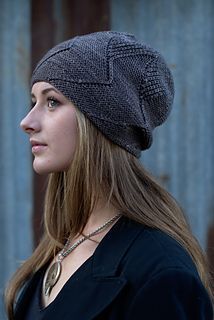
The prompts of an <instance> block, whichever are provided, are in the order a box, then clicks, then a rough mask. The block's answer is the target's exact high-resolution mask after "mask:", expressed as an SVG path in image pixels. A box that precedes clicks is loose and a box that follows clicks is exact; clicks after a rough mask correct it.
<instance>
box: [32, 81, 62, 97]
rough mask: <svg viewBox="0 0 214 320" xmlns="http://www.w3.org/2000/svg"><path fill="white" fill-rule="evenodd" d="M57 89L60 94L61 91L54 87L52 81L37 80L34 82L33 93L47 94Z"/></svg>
mask: <svg viewBox="0 0 214 320" xmlns="http://www.w3.org/2000/svg"><path fill="white" fill-rule="evenodd" d="M51 90H53V91H55V92H56V93H58V94H60V92H59V91H58V90H57V89H56V88H55V87H54V86H52V85H51V84H50V83H48V82H44V81H41V82H36V83H34V85H33V86H32V88H31V94H32V95H33V96H35V95H38V94H45V93H47V92H48V91H51Z"/></svg>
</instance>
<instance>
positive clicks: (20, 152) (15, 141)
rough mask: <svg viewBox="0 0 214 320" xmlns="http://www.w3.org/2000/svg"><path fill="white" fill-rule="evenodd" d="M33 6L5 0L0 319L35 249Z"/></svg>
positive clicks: (1, 14)
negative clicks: (30, 122) (29, 115)
mask: <svg viewBox="0 0 214 320" xmlns="http://www.w3.org/2000/svg"><path fill="white" fill-rule="evenodd" d="M29 71H30V6H29V1H28V0H13V1H8V0H1V1H0V139H1V151H0V261H1V262H0V319H1V320H3V319H4V316H3V307H2V302H3V299H2V292H3V289H4V286H5V282H6V281H7V279H8V278H9V277H10V276H11V274H12V273H13V272H14V271H15V270H16V268H17V267H18V265H19V264H20V261H22V260H24V259H26V258H27V256H29V255H30V253H31V249H32V248H31V206H32V205H31V203H32V202H31V198H32V195H31V189H32V188H31V184H32V182H31V155H30V150H29V146H28V144H27V139H26V138H24V134H22V132H21V130H20V128H19V122H20V120H21V118H22V117H23V116H24V114H25V113H26V111H27V108H28V106H29V99H28V77H29Z"/></svg>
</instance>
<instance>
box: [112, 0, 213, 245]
mask: <svg viewBox="0 0 214 320" xmlns="http://www.w3.org/2000/svg"><path fill="white" fill-rule="evenodd" d="M111 12H112V15H111V28H112V29H114V30H120V31H127V32H131V33H134V34H135V35H136V36H137V38H139V39H140V40H142V41H144V42H146V43H148V44H150V45H151V46H153V47H155V48H157V49H159V50H160V51H161V52H162V53H163V55H164V56H165V58H166V60H167V62H168V64H169V65H170V67H171V70H172V73H173V75H174V78H175V88H176V95H175V103H174V107H173V111H172V114H171V116H170V119H169V121H168V122H167V123H166V124H165V125H164V126H163V127H161V128H158V129H157V130H156V132H155V139H154V141H155V142H154V145H153V146H152V148H151V149H150V150H149V151H146V152H145V153H143V155H142V162H143V163H144V164H145V166H146V167H147V168H149V169H150V170H151V171H152V172H153V174H154V175H155V176H156V177H158V178H159V179H160V180H161V181H162V182H163V184H164V185H165V186H166V187H167V189H168V190H169V191H171V193H172V194H173V195H174V196H175V198H176V199H177V200H178V201H179V202H180V203H181V205H182V207H183V208H184V210H185V212H186V214H187V216H188V218H189V221H190V224H191V226H192V229H193V232H194V233H195V235H196V236H197V238H198V239H199V241H200V243H201V245H202V246H203V247H204V248H205V247H206V243H207V230H208V228H209V225H210V224H211V223H212V222H213V220H214V166H213V163H214V144H213V141H214V129H213V128H214V127H213V121H214V108H213V104H214V91H213V87H214V83H213V82H214V80H213V71H214V62H213V50H214V37H213V27H214V22H213V14H214V2H213V1H212V0H207V1H203V0H191V1H185V0H176V1H167V0H161V1H159V0H155V1H149V0H142V1H139V0H138V1H137V0H134V1H133V0H112V1H111Z"/></svg>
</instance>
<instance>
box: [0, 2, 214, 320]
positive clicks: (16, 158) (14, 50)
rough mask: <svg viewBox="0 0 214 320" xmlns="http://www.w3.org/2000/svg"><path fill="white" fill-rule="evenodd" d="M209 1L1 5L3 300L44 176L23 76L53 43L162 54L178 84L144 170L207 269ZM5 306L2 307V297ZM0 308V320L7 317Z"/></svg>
mask: <svg viewBox="0 0 214 320" xmlns="http://www.w3.org/2000/svg"><path fill="white" fill-rule="evenodd" d="M213 15H214V3H213V1H212V0H206V1H203V0H189V1H185V0H173V1H170V0H111V1H110V0H72V1H68V0H62V1H60V0H46V1H42V0H32V1H30V0H1V1H0V139H1V152H0V254H1V263H0V294H1V295H2V293H3V289H4V287H5V283H6V282H7V281H8V278H9V277H10V276H11V274H12V273H13V272H14V270H15V269H16V268H17V267H18V265H19V263H20V261H22V260H24V259H26V258H27V257H28V256H29V255H30V253H31V251H32V248H33V246H35V245H36V244H37V243H38V241H39V238H40V236H41V232H42V228H41V215H42V205H43V195H44V190H45V186H46V178H47V177H39V176H38V175H36V174H33V173H32V168H31V153H30V148H29V144H28V138H27V137H25V135H24V133H22V132H21V130H20V129H19V122H20V120H21V119H22V118H23V117H24V115H25V114H26V113H27V111H28V106H29V103H30V101H29V77H30V73H31V69H32V68H33V67H34V66H35V64H36V62H37V61H38V60H39V59H40V57H41V56H42V55H43V54H44V53H45V52H46V51H47V50H48V49H49V48H50V47H52V46H53V45H54V44H55V43H57V42H59V41H63V40H64V39H67V38H69V37H72V36H74V35H78V34H84V33H88V32H94V31H100V30H107V29H113V30H118V31H127V32H130V33H134V34H135V36H136V37H137V38H138V39H139V40H141V41H144V42H146V43H147V44H150V45H151V46H153V47H155V48H156V49H158V50H159V51H161V52H162V54H163V55H164V57H165V58H166V60H167V62H168V64H169V66H170V68H171V71H172V73H173V75H174V79H175V87H176V96H175V103H174V107H173V111H172V113H171V115H170V118H169V121H168V122H167V123H166V124H165V125H163V126H162V127H160V128H158V129H157V130H156V132H155V138H154V144H153V146H152V148H151V149H150V150H149V151H146V152H145V153H143V155H142V159H141V160H142V162H143V163H144V165H145V166H146V168H148V169H149V170H150V171H152V173H153V174H154V175H155V176H156V177H157V178H158V179H159V180H160V182H161V183H162V184H163V185H164V186H165V187H166V188H167V189H168V190H169V191H170V192H171V193H172V194H173V195H174V196H175V197H176V199H177V200H178V201H179V202H180V203H181V205H182V207H183V208H184V209H185V212H186V215H187V217H188V219H189V221H190V224H191V226H192V229H193V232H194V233H195V235H196V236H197V238H198V239H199V241H200V243H201V245H202V246H203V247H204V249H206V250H207V252H208V256H209V260H210V262H211V264H212V266H214V261H213V245H214V241H213V239H214V230H213V229H214V228H213V218H214V194H213V193H214V191H213V190H214V179H213V178H214V166H213V163H214V147H213V140H214V129H213V121H214V111H213V108H212V106H213V104H214V94H213V74H214V63H213V59H212V54H213V49H214V36H213V32H212V30H213ZM0 301H1V303H2V299H0ZM3 314H4V311H3V305H0V319H2V320H3V319H5V317H4V315H3Z"/></svg>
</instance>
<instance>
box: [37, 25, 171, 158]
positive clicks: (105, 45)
mask: <svg viewBox="0 0 214 320" xmlns="http://www.w3.org/2000/svg"><path fill="white" fill-rule="evenodd" d="M38 81H45V82H48V83H50V84H51V85H53V86H54V87H55V88H56V89H58V90H59V91H60V92H61V93H62V94H63V95H64V96H66V97H67V98H68V99H70V100H71V101H72V102H73V103H74V104H75V105H76V106H77V107H78V108H79V110H80V111H81V112H82V113H84V114H85V115H86V116H87V117H88V118H89V119H90V120H91V122H92V123H93V124H94V125H95V126H96V127H97V128H98V129H99V130H100V131H101V132H102V133H103V134H104V135H105V136H106V137H107V138H108V139H110V140H111V141H113V142H114V143H116V144H118V145H119V146H121V147H122V148H124V149H126V150H127V151H129V152H130V153H132V154H133V155H135V156H136V157H139V156H140V151H141V150H145V149H148V148H149V147H150V146H151V143H152V131H153V129H154V128H155V127H156V126H159V125H161V124H162V123H163V122H164V121H165V120H166V118H167V116H168V114H169V112H170V110H171V105H172V102H173V96H174V86H173V79H172V75H171V73H170V71H169V69H168V67H167V65H166V63H165V61H164V59H163V57H162V56H161V55H160V54H159V53H158V52H157V51H155V50H153V49H152V48H150V47H148V46H146V45H144V44H141V43H139V42H138V41H137V40H136V39H135V37H134V36H133V35H130V34H126V33H121V32H112V31H106V32H97V33H92V34H88V35H84V36H77V37H75V38H73V39H70V40H68V41H65V42H63V43H60V44H58V45H57V46H55V47H54V48H52V49H51V50H50V51H48V53H47V54H46V55H45V56H44V57H43V58H42V59H41V61H40V62H39V63H38V65H37V66H36V68H35V70H34V72H33V75H32V82H31V84H32V85H33V84H34V83H35V82H38Z"/></svg>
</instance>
